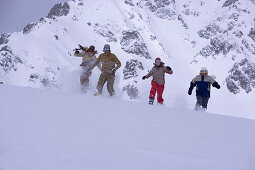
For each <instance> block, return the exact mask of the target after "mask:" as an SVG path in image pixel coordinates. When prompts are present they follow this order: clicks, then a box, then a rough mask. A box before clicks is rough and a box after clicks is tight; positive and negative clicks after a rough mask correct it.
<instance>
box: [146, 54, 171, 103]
mask: <svg viewBox="0 0 255 170" xmlns="http://www.w3.org/2000/svg"><path fill="white" fill-rule="evenodd" d="M164 64H165V63H163V62H161V59H160V58H156V59H155V63H154V67H153V68H152V69H151V71H150V72H149V73H148V74H147V75H146V76H143V77H142V79H143V80H145V79H147V78H149V77H150V76H152V77H153V78H152V81H151V91H150V96H149V104H151V105H153V102H154V99H155V95H156V92H157V100H158V103H160V104H163V102H164V99H163V98H162V95H163V92H164V88H165V86H164V85H165V73H168V74H173V70H172V69H171V67H169V66H164Z"/></svg>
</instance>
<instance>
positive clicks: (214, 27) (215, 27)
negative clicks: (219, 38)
mask: <svg viewBox="0 0 255 170" xmlns="http://www.w3.org/2000/svg"><path fill="white" fill-rule="evenodd" d="M205 30H206V31H207V32H208V33H210V34H211V35H216V34H217V33H219V32H220V26H219V25H217V24H210V25H207V26H206V28H205Z"/></svg>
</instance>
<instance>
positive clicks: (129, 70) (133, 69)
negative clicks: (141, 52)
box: [123, 59, 144, 80]
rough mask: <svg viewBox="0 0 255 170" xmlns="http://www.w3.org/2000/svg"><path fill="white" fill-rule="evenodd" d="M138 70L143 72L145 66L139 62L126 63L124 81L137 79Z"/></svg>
mask: <svg viewBox="0 0 255 170" xmlns="http://www.w3.org/2000/svg"><path fill="white" fill-rule="evenodd" d="M137 69H140V70H143V69H144V67H143V64H142V63H141V62H139V61H138V60H133V59H132V60H129V61H127V62H126V65H125V68H124V70H123V74H124V78H123V79H124V80H126V79H129V78H136V77H137V76H138V74H137Z"/></svg>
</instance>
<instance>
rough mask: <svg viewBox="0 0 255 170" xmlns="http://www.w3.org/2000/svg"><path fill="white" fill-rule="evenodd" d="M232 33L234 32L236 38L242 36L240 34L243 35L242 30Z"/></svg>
mask: <svg viewBox="0 0 255 170" xmlns="http://www.w3.org/2000/svg"><path fill="white" fill-rule="evenodd" d="M233 34H234V35H235V36H236V37H238V38H242V36H243V32H242V31H235V32H233Z"/></svg>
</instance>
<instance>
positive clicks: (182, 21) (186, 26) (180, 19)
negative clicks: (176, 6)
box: [178, 15, 188, 29]
mask: <svg viewBox="0 0 255 170" xmlns="http://www.w3.org/2000/svg"><path fill="white" fill-rule="evenodd" d="M178 20H179V21H181V23H182V26H183V27H184V28H185V29H188V25H187V24H186V23H185V22H184V20H183V18H182V16H181V15H178Z"/></svg>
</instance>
